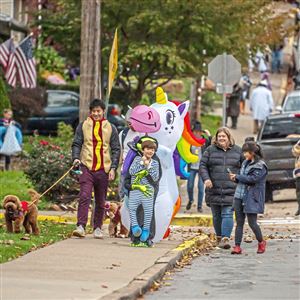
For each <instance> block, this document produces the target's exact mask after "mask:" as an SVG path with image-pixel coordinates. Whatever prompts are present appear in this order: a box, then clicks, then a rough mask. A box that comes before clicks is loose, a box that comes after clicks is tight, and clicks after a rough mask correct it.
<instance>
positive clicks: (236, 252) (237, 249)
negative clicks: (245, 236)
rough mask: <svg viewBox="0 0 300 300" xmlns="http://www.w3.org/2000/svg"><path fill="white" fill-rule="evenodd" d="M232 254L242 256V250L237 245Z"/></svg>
mask: <svg viewBox="0 0 300 300" xmlns="http://www.w3.org/2000/svg"><path fill="white" fill-rule="evenodd" d="M231 254H242V248H241V247H240V246H239V245H235V246H234V247H233V248H232V251H231Z"/></svg>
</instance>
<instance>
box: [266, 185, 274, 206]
mask: <svg viewBox="0 0 300 300" xmlns="http://www.w3.org/2000/svg"><path fill="white" fill-rule="evenodd" d="M266 202H273V189H272V185H271V184H270V183H269V182H267V183H266Z"/></svg>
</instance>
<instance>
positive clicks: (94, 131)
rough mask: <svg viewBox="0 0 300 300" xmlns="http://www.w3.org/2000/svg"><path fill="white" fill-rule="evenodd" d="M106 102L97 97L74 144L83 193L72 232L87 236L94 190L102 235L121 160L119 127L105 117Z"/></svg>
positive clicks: (97, 223) (98, 234)
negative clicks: (110, 191) (109, 192)
mask: <svg viewBox="0 0 300 300" xmlns="http://www.w3.org/2000/svg"><path fill="white" fill-rule="evenodd" d="M104 114H105V103H104V102H103V101H102V100H99V99H94V100H92V102H91V103H90V115H89V116H88V117H87V119H86V120H85V121H83V122H82V123H80V124H79V125H78V126H77V128H76V132H75V136H74V140H73V144H72V160H73V165H74V166H77V165H80V166H81V171H82V174H81V175H80V178H79V183H80V194H79V198H80V199H79V206H78V212H77V228H76V230H74V231H73V235H74V236H77V237H81V238H82V237H84V236H85V226H86V224H87V220H88V210H89V205H90V202H91V196H92V191H93V190H94V195H95V212H94V222H93V224H94V237H95V238H98V239H99V238H103V231H102V229H101V227H102V224H103V218H104V213H105V200H106V191H107V186H108V181H109V180H114V179H115V174H116V169H117V168H118V165H119V160H120V143H119V136H118V131H117V129H116V128H115V126H114V125H113V124H111V123H110V122H108V121H107V120H106V119H105V118H104Z"/></svg>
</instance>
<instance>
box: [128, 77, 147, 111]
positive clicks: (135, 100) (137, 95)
mask: <svg viewBox="0 0 300 300" xmlns="http://www.w3.org/2000/svg"><path fill="white" fill-rule="evenodd" d="M144 91H145V80H144V79H143V78H141V79H139V81H138V86H137V88H136V90H135V91H134V94H133V97H132V99H131V105H132V106H133V107H134V106H135V105H137V104H139V102H140V101H141V100H142V96H143V93H144Z"/></svg>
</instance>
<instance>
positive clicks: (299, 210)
mask: <svg viewBox="0 0 300 300" xmlns="http://www.w3.org/2000/svg"><path fill="white" fill-rule="evenodd" d="M299 215H300V208H298V210H297V211H296V213H295V216H296V217H297V216H299Z"/></svg>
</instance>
